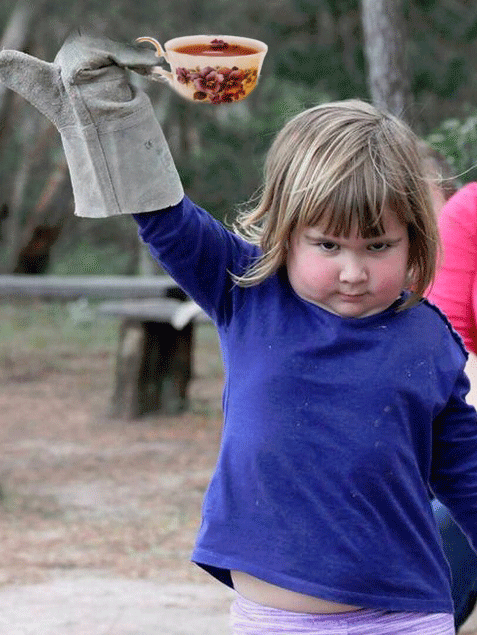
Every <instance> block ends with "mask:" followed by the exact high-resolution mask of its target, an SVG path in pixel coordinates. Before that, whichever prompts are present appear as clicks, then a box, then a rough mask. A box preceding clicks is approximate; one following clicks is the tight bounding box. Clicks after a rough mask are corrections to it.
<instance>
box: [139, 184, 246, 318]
mask: <svg viewBox="0 0 477 635" xmlns="http://www.w3.org/2000/svg"><path fill="white" fill-rule="evenodd" d="M134 218H135V220H136V222H137V223H138V225H139V235H140V237H141V238H142V240H143V241H144V242H145V243H146V244H147V245H148V246H149V251H150V252H151V255H152V256H153V258H155V259H156V260H157V261H158V262H159V263H160V264H161V266H162V267H163V268H164V269H165V271H167V273H169V275H171V276H172V278H174V280H175V281H176V282H177V284H178V285H179V286H180V287H181V288H182V289H183V290H184V291H185V292H186V293H187V294H188V295H189V296H190V297H191V298H193V299H194V300H195V301H196V302H197V304H199V306H201V307H202V308H203V309H204V311H205V312H206V313H207V314H208V315H209V316H210V317H211V318H212V319H213V320H214V321H215V322H216V323H218V324H221V323H225V322H226V321H227V320H228V319H229V317H230V315H231V313H232V311H233V310H235V308H236V307H235V306H234V301H237V295H239V294H237V293H233V291H234V290H235V289H236V285H235V283H234V281H233V278H232V276H231V273H235V274H240V273H243V271H244V270H245V269H246V268H247V266H248V265H249V264H250V263H251V262H252V261H253V260H254V258H256V257H257V255H258V250H257V249H256V248H254V247H253V246H252V245H250V244H249V243H247V242H246V241H244V240H242V239H241V238H240V237H239V236H237V235H235V234H234V233H232V232H230V231H229V230H227V229H226V228H225V227H224V225H223V224H222V223H220V222H219V221H217V220H216V219H214V218H213V217H212V216H210V214H208V213H207V212H206V211H205V210H203V209H201V208H200V207H198V206H197V205H195V204H194V203H193V202H192V201H191V200H190V199H189V198H187V197H184V199H183V200H182V201H181V202H180V203H179V204H178V205H174V206H173V207H170V208H167V209H165V210H161V211H158V212H149V213H143V214H134Z"/></svg>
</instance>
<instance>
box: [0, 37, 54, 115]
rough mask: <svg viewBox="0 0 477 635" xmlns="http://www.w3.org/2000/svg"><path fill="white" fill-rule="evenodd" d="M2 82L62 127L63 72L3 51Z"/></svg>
mask: <svg viewBox="0 0 477 635" xmlns="http://www.w3.org/2000/svg"><path fill="white" fill-rule="evenodd" d="M0 82H2V83H3V84H5V86H7V87H8V88H10V89H11V90H13V91H15V92H16V93H18V94H19V95H21V96H22V97H24V98H25V99H26V100H27V101H29V102H30V103H31V104H32V105H33V106H35V108H37V109H38V110H39V111H40V112H41V113H43V114H44V115H45V116H46V117H48V119H50V121H51V122H52V123H53V124H54V125H55V126H56V127H59V126H60V124H61V119H62V114H63V99H62V91H61V80H60V70H59V68H58V66H56V65H55V64H51V63H49V62H44V61H43V60H39V59H37V58H36V57H32V56H31V55H27V54H26V53H22V52H21V51H14V50H8V49H6V50H3V51H0Z"/></svg>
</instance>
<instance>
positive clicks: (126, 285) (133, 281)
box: [0, 274, 208, 419]
mask: <svg viewBox="0 0 477 635" xmlns="http://www.w3.org/2000/svg"><path fill="white" fill-rule="evenodd" d="M0 296H3V297H12V298H14V297H16V298H19V297H20V298H28V297H39V298H46V299H60V300H65V301H66V300H77V299H78V298H88V299H91V298H93V299H102V300H104V299H105V298H108V299H109V301H103V302H101V303H100V304H99V305H98V306H97V310H96V312H97V314H98V315H105V316H113V317H118V318H121V325H120V329H119V343H118V351H117V358H116V370H115V376H114V388H113V394H112V398H111V406H110V414H111V416H112V417H118V418H119V417H120V418H124V419H135V418H137V417H140V416H143V415H145V414H148V413H154V412H162V413H177V412H180V411H182V410H184V409H185V408H186V407H187V386H188V383H189V381H190V378H191V368H192V351H193V345H194V337H193V335H194V326H195V324H197V323H198V322H200V321H203V320H207V319H208V318H207V317H206V316H205V314H204V313H203V312H202V310H201V309H200V308H199V307H198V306H197V305H196V304H195V303H194V302H192V301H191V300H190V299H189V298H188V296H187V295H186V294H185V293H184V291H182V289H180V288H179V286H178V285H177V284H176V282H175V281H174V280H173V279H172V278H171V277H169V276H165V275H164V276H150V277H140V276H94V275H91V276H50V275H41V276H40V275H38V276H36V275H23V274H13V275H0ZM113 298H114V300H112V299H113Z"/></svg>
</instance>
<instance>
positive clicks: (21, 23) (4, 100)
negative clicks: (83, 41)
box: [0, 0, 35, 135]
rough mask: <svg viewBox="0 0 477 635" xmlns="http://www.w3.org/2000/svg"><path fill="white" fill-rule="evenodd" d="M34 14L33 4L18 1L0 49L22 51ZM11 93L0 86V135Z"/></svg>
mask: <svg viewBox="0 0 477 635" xmlns="http://www.w3.org/2000/svg"><path fill="white" fill-rule="evenodd" d="M34 13H35V9H34V3H33V2H24V1H23V0H20V1H19V2H17V4H16V5H15V8H14V9H13V12H12V15H11V18H10V20H9V22H8V25H7V28H6V29H5V31H4V33H3V35H2V38H1V40H0V47H1V48H2V49H15V50H17V51H23V50H24V49H25V47H26V45H27V42H28V39H29V37H30V33H31V28H32V21H33V16H34ZM12 95H13V93H12V92H11V91H10V90H9V89H8V88H6V87H5V86H3V85H2V84H0V135H2V131H3V127H4V125H5V122H6V121H7V115H8V110H9V106H10V101H11V97H12Z"/></svg>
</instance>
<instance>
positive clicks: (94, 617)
mask: <svg viewBox="0 0 477 635" xmlns="http://www.w3.org/2000/svg"><path fill="white" fill-rule="evenodd" d="M113 365H114V351H111V352H108V351H106V352H105V351H98V352H97V353H88V354H82V352H81V351H78V350H71V349H70V348H68V347H67V346H64V347H62V346H60V345H59V346H58V348H57V350H55V351H51V350H48V351H46V350H43V351H41V350H40V351H39V352H38V354H37V355H36V354H29V355H24V354H22V353H21V352H19V353H16V352H15V351H13V350H12V351H10V352H9V353H8V354H6V353H5V351H4V352H3V358H2V359H0V386H1V388H0V423H1V425H0V444H1V447H2V463H1V465H0V486H1V497H0V635H80V634H81V635H153V634H154V635H158V634H161V635H189V634H190V635H192V634H194V635H218V634H222V633H223V634H226V633H227V632H228V627H227V624H228V610H229V605H230V599H231V593H230V591H229V590H228V589H227V588H225V587H223V586H222V585H220V584H219V583H217V582H215V581H213V580H212V579H211V578H209V576H208V575H207V574H205V573H204V572H203V571H201V570H200V569H199V568H198V567H196V566H195V565H193V564H190V562H189V555H190V551H191V549H192V546H193V542H194V537H195V532H196V530H197V527H198V523H199V520H200V506H201V502H202V497H203V494H204V491H205V488H206V486H207V483H208V481H209V478H210V474H211V471H212V469H213V466H214V463H215V458H216V453H217V447H218V441H219V436H220V426H221V419H220V412H219V411H220V405H219V404H220V392H221V370H220V364H217V361H216V357H215V353H214V352H212V353H210V354H206V355H205V356H204V355H202V356H201V355H198V360H197V363H196V372H195V380H194V382H193V384H192V386H191V398H192V400H193V408H192V411H190V412H188V413H185V414H183V415H181V416H178V417H160V416H155V417H149V418H146V419H142V420H138V421H134V422H125V421H118V420H111V419H109V418H108V417H107V415H106V413H107V407H108V403H109V396H110V392H111V387H112V386H111V381H112V369H113Z"/></svg>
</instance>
